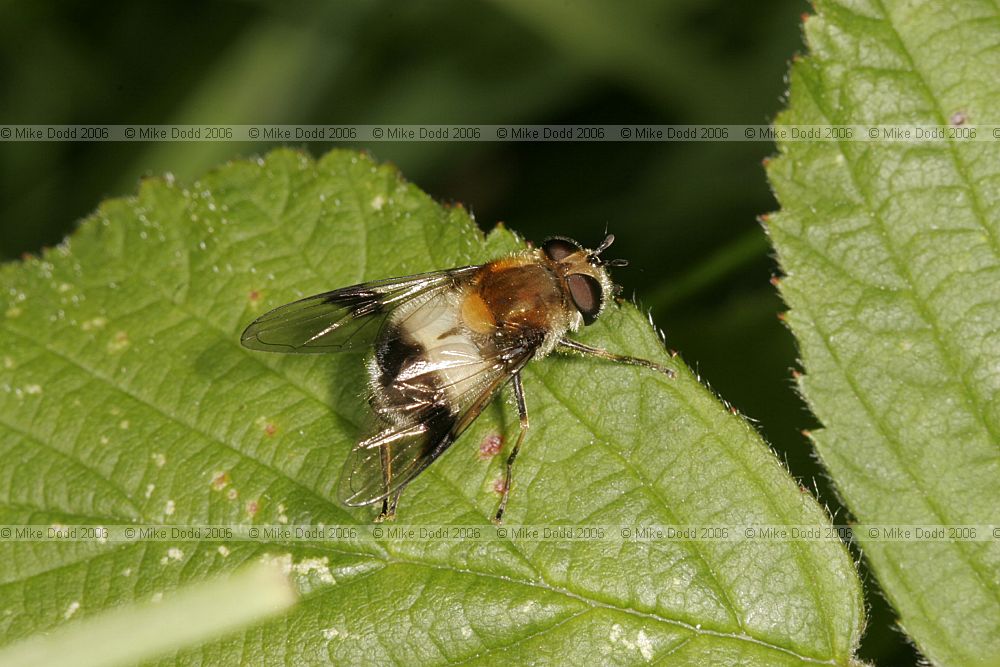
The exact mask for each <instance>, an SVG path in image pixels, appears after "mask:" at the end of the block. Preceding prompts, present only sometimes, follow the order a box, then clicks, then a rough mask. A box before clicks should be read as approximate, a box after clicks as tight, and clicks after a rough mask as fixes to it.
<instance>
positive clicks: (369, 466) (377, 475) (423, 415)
mask: <svg viewBox="0 0 1000 667" xmlns="http://www.w3.org/2000/svg"><path fill="white" fill-rule="evenodd" d="M511 338H512V341H513V342H512V343H511V344H510V345H508V346H507V347H506V348H505V349H498V350H496V351H495V353H494V354H492V355H490V356H489V358H481V359H479V360H476V361H469V362H468V363H469V366H470V367H469V368H468V370H471V371H474V374H473V375H471V376H469V377H467V378H465V379H462V380H460V381H459V382H458V383H456V386H458V387H459V390H460V392H461V393H459V394H458V396H457V398H453V399H452V400H449V401H447V402H445V401H441V400H438V401H433V400H429V398H428V396H427V394H426V393H423V394H421V393H420V392H418V393H417V394H416V395H414V397H413V399H412V401H410V402H409V403H408V404H407V403H404V404H400V405H397V406H395V408H394V410H392V411H388V410H386V411H383V412H382V413H380V412H379V411H378V410H377V409H376V411H375V426H374V427H373V429H372V431H371V432H372V435H370V436H369V437H367V438H365V439H363V440H361V442H359V443H358V444H357V445H356V446H355V447H354V449H353V450H352V451H351V453H350V455H349V456H348V457H347V461H346V462H345V463H344V467H343V470H342V472H341V475H340V483H339V485H338V496H339V498H340V500H341V502H343V503H344V504H346V505H351V506H361V505H370V504H372V503H375V502H378V501H380V500H382V499H384V498H386V497H389V496H391V495H392V494H394V493H395V492H396V491H398V490H401V489H402V488H403V487H404V486H406V485H407V484H409V483H410V482H411V481H413V479H414V478H415V477H416V476H417V475H418V474H420V473H421V472H422V471H423V470H424V469H425V468H426V467H427V466H429V465H430V464H431V463H433V462H434V460H435V459H436V458H437V457H438V456H440V455H441V454H442V453H443V452H444V451H445V450H446V449H448V447H449V446H450V445H451V444H452V443H453V442H455V440H456V439H458V437H459V436H460V435H461V434H462V433H463V432H464V431H465V429H466V428H468V427H469V425H470V424H471V423H472V422H473V421H475V419H476V417H478V416H479V414H480V413H481V412H482V411H483V409H484V408H485V407H486V406H487V405H489V403H490V401H491V400H492V399H493V397H494V396H496V394H497V393H498V392H499V391H500V390H501V389H502V388H503V386H504V385H505V384H507V382H508V381H510V379H511V377H512V376H513V374H514V373H516V372H517V371H519V370H520V369H521V368H523V367H524V365H525V364H526V363H527V362H528V360H530V359H531V357H532V355H533V354H534V353H535V350H537V349H538V346H539V345H540V343H541V338H542V334H541V333H540V332H539V333H538V334H537V335H532V334H528V335H518V336H512V337H511ZM475 364H478V367H475V366H474V365H475ZM455 367H456V365H454V364H453V365H452V366H451V368H455ZM400 382H403V383H407V384H409V385H410V390H411V394H410V395H413V392H412V385H413V378H412V377H410V378H408V379H405V380H400ZM439 389H444V387H439ZM393 417H396V419H395V423H394V421H393V420H392V418H393ZM386 465H388V466H389V469H390V470H391V479H390V480H389V483H388V485H387V484H386V480H385V476H384V473H383V470H384V469H385V466H386Z"/></svg>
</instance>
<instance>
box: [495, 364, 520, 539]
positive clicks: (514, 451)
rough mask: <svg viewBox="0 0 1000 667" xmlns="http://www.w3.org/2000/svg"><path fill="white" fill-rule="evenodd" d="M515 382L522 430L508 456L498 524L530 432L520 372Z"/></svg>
mask: <svg viewBox="0 0 1000 667" xmlns="http://www.w3.org/2000/svg"><path fill="white" fill-rule="evenodd" d="M513 383H514V398H515V399H516V400H517V415H518V417H519V418H520V420H521V432H520V433H518V434H517V442H515V443H514V447H513V448H512V449H511V450H510V455H509V456H508V457H507V473H506V475H505V476H504V482H503V495H502V496H501V497H500V506H499V507H498V508H497V513H496V515H495V516H494V517H493V523H495V524H497V525H499V524H500V523H501V522H502V521H503V513H504V510H506V509H507V499H508V498H509V497H510V485H511V483H512V482H513V472H514V459H516V458H517V453H518V451H520V449H521V443H522V442H524V436H525V435H526V434H527V433H528V406H527V405H526V404H525V402H524V387H523V386H521V373H520V372H518V373H514V377H513Z"/></svg>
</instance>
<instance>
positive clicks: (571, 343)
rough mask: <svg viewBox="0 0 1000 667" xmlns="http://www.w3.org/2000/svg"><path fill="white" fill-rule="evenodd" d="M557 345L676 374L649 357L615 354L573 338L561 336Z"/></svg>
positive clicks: (667, 374) (665, 373)
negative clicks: (641, 357)
mask: <svg viewBox="0 0 1000 667" xmlns="http://www.w3.org/2000/svg"><path fill="white" fill-rule="evenodd" d="M559 346H560V347H561V348H564V349H566V350H572V351H573V352H579V353H580V354H587V355H590V356H592V357H600V358H601V359H607V360H608V361H615V362H617V363H620V364H628V365H629V366H641V367H642V368H648V369H650V370H654V371H656V372H658V373H663V374H664V375H666V376H667V377H668V378H673V377H675V376H676V375H677V374H676V373H674V371H673V370H671V369H669V368H667V367H666V366H662V365H660V364H658V363H656V362H653V361H650V360H649V359H640V358H638V357H628V356H625V355H623V354H615V353H613V352H608V351H607V350H602V349H601V348H599V347H591V346H590V345H584V344H583V343H578V342H577V341H575V340H570V339H569V338H563V339H561V340H560V341H559Z"/></svg>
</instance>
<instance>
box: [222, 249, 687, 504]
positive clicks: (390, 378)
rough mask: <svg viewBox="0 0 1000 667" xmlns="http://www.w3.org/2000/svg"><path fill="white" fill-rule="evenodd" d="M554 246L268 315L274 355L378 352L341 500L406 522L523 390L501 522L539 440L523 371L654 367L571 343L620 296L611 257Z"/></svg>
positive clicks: (264, 320) (262, 344) (246, 340)
mask: <svg viewBox="0 0 1000 667" xmlns="http://www.w3.org/2000/svg"><path fill="white" fill-rule="evenodd" d="M613 241H614V237H613V236H611V235H608V237H607V238H605V239H604V242H603V243H601V245H600V246H598V247H597V248H596V249H594V250H587V249H585V248H582V247H581V246H580V245H579V244H578V243H576V242H575V241H573V240H571V239H567V238H561V237H557V238H551V239H548V240H547V241H545V243H544V244H543V245H542V246H541V248H537V249H531V250H526V251H523V252H519V253H515V254H512V255H509V256H507V257H503V258H500V259H497V260H494V261H491V262H488V263H486V264H482V265H478V266H466V267H461V268H457V269H449V270H445V271H435V272H432V273H425V274H420V275H415V276H408V277H405V278H393V279H388V280H380V281H375V282H370V283H362V284H360V285H354V286H351V287H345V288H343V289H339V290H334V291H332V292H326V293H323V294H317V295H315V296H311V297H308V298H305V299H302V300H300V301H296V302H294V303H290V304H287V305H285V306H281V307H280V308H277V309H275V310H272V311H271V312H269V313H266V314H265V315H262V316H261V317H259V318H258V319H257V320H255V321H254V322H253V323H252V324H251V325H250V326H248V327H247V328H246V330H245V331H244V332H243V336H242V339H241V340H242V343H243V345H245V346H246V347H249V348H251V349H255V350H267V351H274V352H298V353H309V352H336V351H340V350H345V349H357V348H359V347H362V346H364V347H370V348H371V349H372V353H371V355H370V357H369V360H368V384H369V387H368V389H369V402H370V404H371V408H372V417H373V419H372V421H373V424H372V427H371V429H370V431H369V433H368V434H367V436H366V437H364V438H363V439H362V440H361V441H360V442H358V443H357V445H356V446H355V447H354V449H353V450H352V451H351V453H350V455H349V457H348V459H347V462H346V463H345V465H344V468H343V472H342V473H341V478H340V484H339V488H338V493H339V497H340V500H341V501H342V502H344V503H345V504H347V505H352V506H360V505H369V504H374V503H378V502H381V504H382V510H381V512H380V514H379V515H378V517H377V519H376V520H385V519H390V518H392V517H393V516H394V515H395V512H396V506H397V504H398V502H399V496H400V494H401V493H402V491H403V489H404V488H405V487H406V485H407V484H408V483H409V482H411V481H412V480H413V479H414V477H416V476H417V475H418V474H419V473H420V472H421V471H422V470H423V469H424V468H426V467H427V466H428V465H430V464H431V463H432V462H433V461H434V460H435V459H436V458H437V457H438V456H440V455H441V453H442V452H444V451H445V450H446V449H447V448H448V447H449V446H450V445H451V444H452V443H453V442H454V441H455V440H456V439H457V438H458V437H459V436H460V435H461V434H462V432H463V431H464V430H465V429H466V428H468V426H469V424H471V423H472V422H473V421H474V420H475V419H476V417H478V416H479V414H480V413H481V412H482V410H483V408H485V407H486V406H487V405H488V404H489V403H490V401H491V400H492V399H493V398H494V397H495V396H496V395H497V393H498V392H499V391H500V390H501V389H502V388H503V387H504V386H505V385H507V384H508V383H510V384H512V385H513V390H514V397H515V399H516V402H517V408H518V413H519V416H520V427H521V428H520V433H519V434H518V438H517V440H516V441H515V442H514V445H513V447H512V448H511V451H510V453H509V454H508V456H507V464H506V473H505V474H506V478H505V483H504V485H503V494H502V497H501V499H500V504H499V507H498V508H497V511H496V514H495V515H494V520H495V521H496V522H498V523H499V522H500V521H501V519H502V518H503V513H504V510H505V508H506V506H507V500H508V497H509V493H510V488H511V480H512V471H513V465H514V460H515V459H516V457H517V453H518V451H519V450H520V447H521V444H522V442H523V441H524V437H525V434H526V433H527V431H528V410H527V404H526V401H525V397H524V389H523V387H522V384H521V375H520V373H521V370H522V369H523V368H524V366H525V364H527V363H528V362H529V361H531V360H533V359H540V358H542V357H545V356H546V355H548V354H550V353H552V352H553V351H555V350H557V349H559V350H566V351H573V352H577V353H581V354H587V355H592V356H597V357H602V358H604V359H609V360H612V361H617V362H621V363H627V364H632V365H638V366H644V367H646V368H650V369H653V370H656V371H660V372H662V373H665V374H667V375H669V376H673V371H671V370H669V369H667V368H665V367H663V366H660V365H659V364H655V363H653V362H651V361H647V360H645V359H637V358H634V357H627V356H622V355H617V354H613V353H610V352H607V351H605V350H601V349H598V348H593V347H590V346H587V345H584V344H582V343H579V342H577V341H574V340H572V339H570V338H569V337H568V334H570V333H572V332H575V331H577V330H578V329H579V328H580V327H581V326H582V325H587V324H591V323H592V322H594V321H595V320H596V319H597V318H598V316H599V315H600V314H601V312H602V311H603V310H604V308H605V306H606V305H607V303H608V301H609V300H610V299H611V298H612V296H613V295H614V293H615V287H614V284H613V283H612V282H611V278H610V276H609V275H608V271H607V268H608V267H610V266H624V265H625V264H626V263H625V262H624V261H623V260H611V261H605V260H603V259H602V258H601V253H602V252H603V251H604V250H606V249H607V248H608V246H610V245H611V243H612V242H613Z"/></svg>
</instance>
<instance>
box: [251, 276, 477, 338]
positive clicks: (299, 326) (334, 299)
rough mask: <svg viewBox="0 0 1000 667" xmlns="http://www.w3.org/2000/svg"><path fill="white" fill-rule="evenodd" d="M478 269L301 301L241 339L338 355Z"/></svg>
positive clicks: (262, 321)
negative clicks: (392, 316) (401, 310)
mask: <svg viewBox="0 0 1000 667" xmlns="http://www.w3.org/2000/svg"><path fill="white" fill-rule="evenodd" d="M477 268H478V267H475V266H466V267H462V268H458V269H451V270H448V271H435V272H433V273H422V274H419V275H415V276H406V277H404V278H391V279H388V280H377V281H374V282H369V283H361V284H359V285H352V286H351V287H344V288H342V289H338V290H334V291H332V292H324V293H323V294H316V295H315V296H310V297H306V298H305V299H300V300H299V301H294V302H292V303H289V304H286V305H284V306H280V307H278V308H275V309H274V310H272V311H270V312H268V313H265V314H264V315H261V316H260V317H258V318H257V319H256V320H254V321H253V323H251V324H250V326H248V327H247V328H246V330H245V331H244V332H243V335H242V336H241V337H240V342H241V343H242V344H243V345H244V347H248V348H250V349H252V350H264V351H267V352H297V353H316V352H340V351H342V350H347V349H352V348H359V347H362V346H365V345H370V344H371V343H372V341H373V340H374V339H375V337H376V336H377V335H378V332H379V329H380V328H381V325H382V322H384V321H385V318H386V317H387V316H388V315H389V313H391V312H392V311H393V310H395V309H396V308H398V307H399V306H401V305H403V304H404V303H407V302H408V301H410V300H412V299H415V298H417V297H422V296H427V295H430V294H432V293H433V292H435V291H437V290H443V289H445V288H448V287H450V286H452V285H454V284H455V283H456V282H457V281H461V280H462V279H463V278H464V277H467V276H469V275H471V274H472V273H474V272H475V271H476V269H477Z"/></svg>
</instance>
